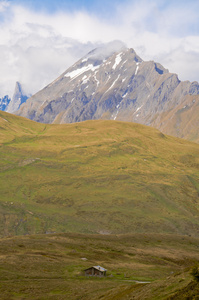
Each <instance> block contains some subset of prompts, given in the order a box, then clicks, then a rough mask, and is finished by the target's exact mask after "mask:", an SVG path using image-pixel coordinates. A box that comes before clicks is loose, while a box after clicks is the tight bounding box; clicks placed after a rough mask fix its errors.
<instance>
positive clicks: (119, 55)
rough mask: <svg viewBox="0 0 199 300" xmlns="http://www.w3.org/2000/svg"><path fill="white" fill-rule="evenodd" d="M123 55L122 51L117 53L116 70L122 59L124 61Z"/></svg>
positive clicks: (114, 67) (114, 66)
mask: <svg viewBox="0 0 199 300" xmlns="http://www.w3.org/2000/svg"><path fill="white" fill-rule="evenodd" d="M122 55H123V53H122V52H121V53H119V54H117V55H116V58H115V63H114V65H113V70H115V69H116V68H117V66H118V65H119V64H120V63H121V61H122Z"/></svg>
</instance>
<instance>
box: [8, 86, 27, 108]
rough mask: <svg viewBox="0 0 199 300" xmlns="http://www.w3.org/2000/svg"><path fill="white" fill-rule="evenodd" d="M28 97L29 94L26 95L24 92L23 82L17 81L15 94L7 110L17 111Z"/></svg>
mask: <svg viewBox="0 0 199 300" xmlns="http://www.w3.org/2000/svg"><path fill="white" fill-rule="evenodd" d="M27 99H28V96H26V95H25V94H24V93H23V91H22V87H21V84H20V83H19V82H18V81H17V82H16V85H15V90H14V94H13V96H12V99H11V101H10V102H9V104H8V106H7V108H6V111H7V112H9V113H13V112H15V111H17V110H18V109H19V108H20V106H21V104H23V103H25V102H26V100H27Z"/></svg>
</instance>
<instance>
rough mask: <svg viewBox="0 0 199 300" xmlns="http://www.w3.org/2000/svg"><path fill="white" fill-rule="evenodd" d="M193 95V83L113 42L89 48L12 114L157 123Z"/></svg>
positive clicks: (60, 120)
mask: <svg viewBox="0 0 199 300" xmlns="http://www.w3.org/2000/svg"><path fill="white" fill-rule="evenodd" d="M197 94H199V85H198V83H197V82H193V83H190V82H189V81H186V82H181V81H180V80H179V79H178V76H177V75H176V74H172V73H169V71H168V70H167V69H165V68H164V67H163V66H162V65H161V64H160V63H158V62H154V61H143V60H142V59H141V58H140V57H139V56H138V55H137V54H136V52H135V51H134V49H127V48H126V47H125V45H124V44H121V43H118V42H114V43H112V44H111V43H110V44H108V45H106V46H103V47H100V48H97V49H94V50H93V51H91V52H89V53H88V54H87V55H86V56H84V57H83V58H82V59H80V60H79V61H78V62H76V63H75V64H74V65H73V66H71V67H70V68H69V69H67V70H66V71H65V72H64V73H63V74H62V75H60V76H59V77H58V78H57V79H56V80H55V81H53V82H52V83H50V84H49V85H48V86H47V87H45V88H44V89H43V90H41V91H40V92H38V93H37V94H35V95H34V96H32V97H31V98H30V99H28V101H27V102H26V103H25V104H23V105H22V106H21V108H20V110H19V111H18V112H17V114H18V115H21V116H25V117H28V118H30V119H33V120H35V121H39V122H44V123H72V122H79V121H84V120H92V119H112V120H120V121H130V122H137V123H142V124H146V125H154V124H156V125H155V126H156V127H158V126H159V125H157V124H160V122H161V120H160V119H159V116H160V115H161V114H163V113H164V114H165V113H166V112H169V111H170V110H171V109H173V108H174V107H176V106H178V105H180V104H181V103H182V102H183V101H184V97H185V96H186V95H197ZM157 120H159V121H158V122H159V123H158V122H157Z"/></svg>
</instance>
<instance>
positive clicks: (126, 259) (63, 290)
mask: <svg viewBox="0 0 199 300" xmlns="http://www.w3.org/2000/svg"><path fill="white" fill-rule="evenodd" d="M198 245H199V239H196V238H191V237H183V236H179V235H166V234H164V235H160V234H129V235H109V236H106V235H85V234H84V235H82V234H49V235H35V236H18V237H10V238H4V239H1V241H0V259H1V260H0V294H1V299H2V300H4V299H10V300H12V299H13V300H16V299H30V300H31V299H128V298H133V299H140V298H139V297H140V296H141V297H142V299H143V297H144V299H167V297H170V296H173V295H175V294H176V293H178V294H179V295H180V294H181V296H182V291H181V290H184V289H186V294H188V292H190V289H189V285H191V287H192V290H194V289H196V286H195V287H194V289H193V285H194V283H193V282H192V278H191V275H190V269H191V268H192V266H193V265H195V264H196V263H198V262H199V254H198ZM82 258H86V259H87V260H82ZM93 265H101V266H103V267H105V268H107V270H108V271H107V277H106V278H91V277H85V276H84V272H83V271H84V270H85V269H86V268H88V267H90V266H93ZM134 280H136V281H149V282H150V283H147V284H141V283H137V284H136V283H135V282H134ZM192 292H193V291H192ZM172 299H175V298H172ZM177 299H178V298H177ZM179 299H180V298H179ZM182 299H183V298H182Z"/></svg>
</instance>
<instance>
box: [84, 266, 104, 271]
mask: <svg viewBox="0 0 199 300" xmlns="http://www.w3.org/2000/svg"><path fill="white" fill-rule="evenodd" d="M90 268H94V269H96V270H98V271H101V272H106V271H107V269H104V268H103V267H100V266H93V267H90ZM90 268H88V269H86V270H89V269H90ZM86 270H85V271H86Z"/></svg>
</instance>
